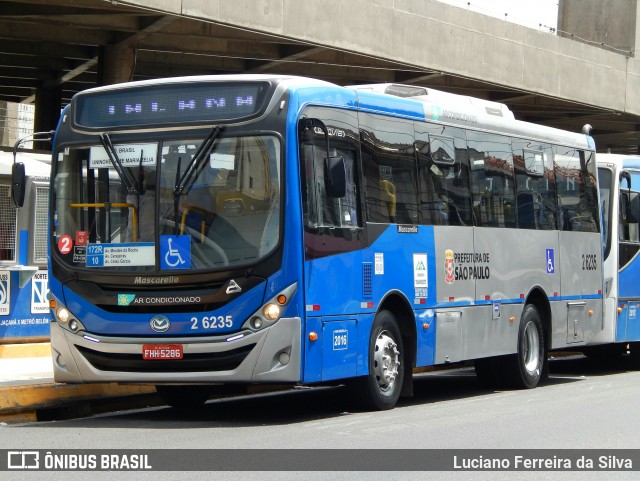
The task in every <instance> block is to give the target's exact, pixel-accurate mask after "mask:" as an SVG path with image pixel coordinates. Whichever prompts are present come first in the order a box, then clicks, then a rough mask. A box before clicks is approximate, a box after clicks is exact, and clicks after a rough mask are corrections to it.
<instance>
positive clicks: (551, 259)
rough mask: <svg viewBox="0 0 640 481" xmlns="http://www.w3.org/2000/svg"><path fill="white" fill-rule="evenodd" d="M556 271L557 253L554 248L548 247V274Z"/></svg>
mask: <svg viewBox="0 0 640 481" xmlns="http://www.w3.org/2000/svg"><path fill="white" fill-rule="evenodd" d="M555 272H556V266H555V255H554V252H553V249H547V274H554V273H555Z"/></svg>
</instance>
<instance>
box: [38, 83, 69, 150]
mask: <svg viewBox="0 0 640 481" xmlns="http://www.w3.org/2000/svg"><path fill="white" fill-rule="evenodd" d="M35 103H36V110H35V114H34V120H33V131H34V132H47V131H49V130H54V129H55V128H56V126H57V125H58V120H59V119H60V110H61V109H62V88H61V86H59V85H57V86H55V87H39V88H37V89H36V102H35ZM33 148H34V149H36V150H51V143H50V142H48V141H45V142H34V143H33Z"/></svg>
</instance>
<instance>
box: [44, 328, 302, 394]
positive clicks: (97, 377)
mask: <svg viewBox="0 0 640 481" xmlns="http://www.w3.org/2000/svg"><path fill="white" fill-rule="evenodd" d="M84 334H85V333H82V332H79V333H77V334H73V333H71V332H69V331H67V330H65V329H63V328H61V327H60V326H59V325H58V323H57V322H52V323H51V348H52V356H53V374H54V380H55V381H56V382H65V383H82V382H149V383H158V384H159V383H226V382H229V383H234V382H238V383H289V382H298V381H300V379H301V321H300V318H298V317H294V318H282V319H280V320H278V322H276V323H275V324H274V325H272V326H270V327H268V328H265V329H263V330H262V331H259V332H250V331H244V334H245V335H244V336H243V337H241V338H240V339H235V340H229V339H233V338H234V337H237V336H233V335H225V336H208V337H171V338H165V337H163V338H156V337H153V338H123V337H106V336H96V335H93V334H91V335H88V336H86V337H85V335H84ZM87 337H88V338H89V339H87ZM144 344H181V345H182V346H183V352H184V358H183V359H182V360H175V361H144V360H142V346H143V345H144Z"/></svg>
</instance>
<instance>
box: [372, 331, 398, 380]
mask: <svg viewBox="0 0 640 481" xmlns="http://www.w3.org/2000/svg"><path fill="white" fill-rule="evenodd" d="M373 362H374V368H375V374H376V379H377V381H378V386H379V387H380V389H381V390H383V391H389V390H391V389H393V385H394V383H395V381H396V377H397V376H398V370H399V367H400V351H398V345H397V344H396V342H395V341H394V340H393V338H392V337H391V335H390V334H389V332H388V331H382V332H381V333H380V335H379V336H378V339H376V345H375V353H374V356H373Z"/></svg>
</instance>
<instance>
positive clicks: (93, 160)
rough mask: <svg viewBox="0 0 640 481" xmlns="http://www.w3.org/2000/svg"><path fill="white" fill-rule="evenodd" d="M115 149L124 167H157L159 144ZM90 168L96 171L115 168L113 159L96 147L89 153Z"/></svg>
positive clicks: (115, 147) (127, 145)
mask: <svg viewBox="0 0 640 481" xmlns="http://www.w3.org/2000/svg"><path fill="white" fill-rule="evenodd" d="M113 148H114V149H115V151H116V154H117V155H118V159H119V160H120V163H121V164H122V166H123V167H139V166H140V159H142V166H143V167H147V166H155V165H156V162H157V159H158V144H154V143H150V144H124V145H114V146H113ZM89 167H91V168H94V169H100V168H113V164H112V163H111V159H110V158H109V156H108V155H107V152H106V151H105V150H104V148H103V147H102V146H98V145H94V146H93V147H91V149H90V152H89Z"/></svg>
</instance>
